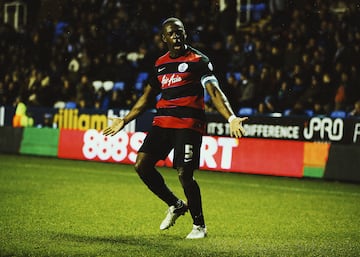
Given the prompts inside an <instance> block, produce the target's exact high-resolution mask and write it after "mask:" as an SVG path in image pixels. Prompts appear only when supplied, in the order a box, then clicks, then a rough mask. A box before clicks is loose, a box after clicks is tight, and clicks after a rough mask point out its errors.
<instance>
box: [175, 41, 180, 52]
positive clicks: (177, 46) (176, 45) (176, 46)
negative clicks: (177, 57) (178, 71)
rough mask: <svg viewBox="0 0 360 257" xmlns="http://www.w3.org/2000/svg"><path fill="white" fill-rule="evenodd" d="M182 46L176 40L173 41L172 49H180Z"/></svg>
mask: <svg viewBox="0 0 360 257" xmlns="http://www.w3.org/2000/svg"><path fill="white" fill-rule="evenodd" d="M181 48H182V43H181V42H180V41H176V42H175V43H174V49H175V50H180V49H181Z"/></svg>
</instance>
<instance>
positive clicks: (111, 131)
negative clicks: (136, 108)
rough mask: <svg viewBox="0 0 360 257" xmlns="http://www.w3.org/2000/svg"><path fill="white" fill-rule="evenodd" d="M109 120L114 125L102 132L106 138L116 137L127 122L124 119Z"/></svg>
mask: <svg viewBox="0 0 360 257" xmlns="http://www.w3.org/2000/svg"><path fill="white" fill-rule="evenodd" d="M108 119H109V120H111V121H112V124H111V125H110V126H109V127H107V128H105V129H104V131H103V132H102V134H103V135H105V136H114V135H115V134H116V133H118V132H119V131H120V130H122V129H123V127H124V126H125V121H124V120H123V119H122V118H111V117H109V118H108Z"/></svg>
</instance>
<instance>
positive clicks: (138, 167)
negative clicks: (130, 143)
mask: <svg viewBox="0 0 360 257" xmlns="http://www.w3.org/2000/svg"><path fill="white" fill-rule="evenodd" d="M145 167H146V163H145V161H144V160H143V159H142V158H137V159H136V162H135V165H134V168H135V171H136V172H137V173H138V174H139V175H140V176H141V175H143V174H144V173H145Z"/></svg>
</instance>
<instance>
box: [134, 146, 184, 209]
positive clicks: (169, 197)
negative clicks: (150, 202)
mask: <svg viewBox="0 0 360 257" xmlns="http://www.w3.org/2000/svg"><path fill="white" fill-rule="evenodd" d="M158 160H159V159H157V158H155V157H154V156H153V155H152V154H149V153H144V152H139V153H138V155H137V158H136V163H135V170H136V172H137V173H138V175H139V177H140V178H141V180H142V181H143V182H144V183H145V184H146V185H147V187H148V188H149V189H150V190H151V191H152V192H153V193H154V194H155V195H157V196H158V197H159V198H160V199H161V200H163V201H164V202H165V203H166V204H168V206H171V205H175V204H176V203H177V201H178V198H177V197H176V196H175V195H174V194H173V193H172V192H171V191H170V189H169V188H168V187H167V185H166V184H165V181H164V178H163V177H162V176H161V174H160V173H159V172H158V171H157V170H156V169H155V164H156V163H157V161H158Z"/></svg>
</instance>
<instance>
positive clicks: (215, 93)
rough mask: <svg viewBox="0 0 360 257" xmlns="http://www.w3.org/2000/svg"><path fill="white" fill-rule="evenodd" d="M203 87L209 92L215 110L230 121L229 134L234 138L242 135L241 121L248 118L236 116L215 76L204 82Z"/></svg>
mask: <svg viewBox="0 0 360 257" xmlns="http://www.w3.org/2000/svg"><path fill="white" fill-rule="evenodd" d="M205 88H206V90H207V92H208V93H209V95H210V97H211V101H212V102H213V104H214V106H215V108H216V110H217V111H218V112H219V113H220V114H221V115H222V116H223V117H224V118H225V119H226V120H228V122H229V123H230V135H231V136H234V137H236V138H239V137H242V136H243V135H244V134H245V129H244V128H243V126H242V122H243V121H245V120H247V119H248V118H247V117H236V115H235V114H234V111H233V110H232V108H231V106H230V103H229V101H228V99H227V97H226V96H225V94H224V93H223V91H222V90H221V89H220V87H219V85H218V82H217V80H216V78H215V77H214V79H209V80H207V81H206V82H205Z"/></svg>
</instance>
